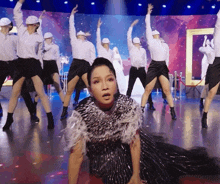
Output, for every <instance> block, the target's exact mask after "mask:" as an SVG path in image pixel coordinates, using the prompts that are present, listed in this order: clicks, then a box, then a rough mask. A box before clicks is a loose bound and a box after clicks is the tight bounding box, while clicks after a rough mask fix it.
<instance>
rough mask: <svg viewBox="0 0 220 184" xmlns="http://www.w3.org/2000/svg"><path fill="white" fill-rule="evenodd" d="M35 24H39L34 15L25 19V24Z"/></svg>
mask: <svg viewBox="0 0 220 184" xmlns="http://www.w3.org/2000/svg"><path fill="white" fill-rule="evenodd" d="M37 23H39V19H38V18H37V17H36V16H34V15H31V16H29V17H28V18H27V19H26V24H37Z"/></svg>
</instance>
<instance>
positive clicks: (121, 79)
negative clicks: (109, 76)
mask: <svg viewBox="0 0 220 184" xmlns="http://www.w3.org/2000/svg"><path fill="white" fill-rule="evenodd" d="M112 64H113V66H114V68H115V71H116V78H117V83H118V90H119V92H120V93H121V94H125V92H126V91H125V90H126V86H125V81H126V79H125V75H124V72H123V70H124V67H123V62H122V59H121V56H120V54H119V51H118V48H117V47H114V48H113V63H112Z"/></svg>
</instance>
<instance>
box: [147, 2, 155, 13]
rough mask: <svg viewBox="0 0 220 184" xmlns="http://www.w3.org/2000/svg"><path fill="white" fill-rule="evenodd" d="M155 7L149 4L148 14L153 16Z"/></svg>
mask: <svg viewBox="0 0 220 184" xmlns="http://www.w3.org/2000/svg"><path fill="white" fill-rule="evenodd" d="M153 8H154V6H153V5H152V4H148V8H147V14H151V13H152V11H153Z"/></svg>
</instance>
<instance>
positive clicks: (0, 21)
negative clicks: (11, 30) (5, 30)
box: [0, 17, 11, 26]
mask: <svg viewBox="0 0 220 184" xmlns="http://www.w3.org/2000/svg"><path fill="white" fill-rule="evenodd" d="M9 24H11V21H10V20H9V19H8V18H6V17H4V18H1V19H0V26H7V25H9Z"/></svg>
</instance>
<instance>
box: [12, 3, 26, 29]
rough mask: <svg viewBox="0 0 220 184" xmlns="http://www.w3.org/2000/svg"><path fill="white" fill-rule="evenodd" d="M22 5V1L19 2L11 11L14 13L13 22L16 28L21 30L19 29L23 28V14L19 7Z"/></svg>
mask: <svg viewBox="0 0 220 184" xmlns="http://www.w3.org/2000/svg"><path fill="white" fill-rule="evenodd" d="M23 3H24V0H19V1H18V2H17V4H16V6H15V8H14V10H13V13H14V20H15V23H16V26H17V28H18V29H19V28H21V27H24V25H23V13H22V11H21V7H22V5H23Z"/></svg>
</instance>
